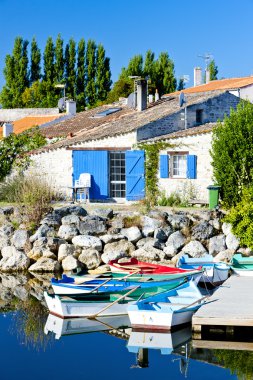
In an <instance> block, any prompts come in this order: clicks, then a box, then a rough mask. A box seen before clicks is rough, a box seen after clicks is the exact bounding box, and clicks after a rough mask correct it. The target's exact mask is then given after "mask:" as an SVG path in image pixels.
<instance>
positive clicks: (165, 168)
mask: <svg viewBox="0 0 253 380" xmlns="http://www.w3.org/2000/svg"><path fill="white" fill-rule="evenodd" d="M168 177H169V156H168V155H167V154H160V178H168Z"/></svg>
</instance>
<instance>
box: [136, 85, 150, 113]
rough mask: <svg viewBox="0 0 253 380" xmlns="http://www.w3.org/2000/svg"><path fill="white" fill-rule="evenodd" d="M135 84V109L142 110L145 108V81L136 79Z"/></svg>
mask: <svg viewBox="0 0 253 380" xmlns="http://www.w3.org/2000/svg"><path fill="white" fill-rule="evenodd" d="M136 85H137V111H143V110H145V109H146V108H147V81H146V80H145V79H138V80H137V81H136Z"/></svg>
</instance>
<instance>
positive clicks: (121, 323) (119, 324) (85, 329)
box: [44, 314, 130, 339]
mask: <svg viewBox="0 0 253 380" xmlns="http://www.w3.org/2000/svg"><path fill="white" fill-rule="evenodd" d="M128 326H130V321H129V318H128V316H127V315H123V316H119V317H112V316H110V317H98V318H97V319H88V318H70V319H62V318H59V317H57V316H55V315H53V314H49V315H48V317H47V321H46V324H45V327H44V333H45V334H46V335H47V334H48V333H53V334H54V335H55V339H60V338H61V337H62V336H66V335H74V334H86V333H92V332H98V331H107V330H112V329H121V328H122V329H123V328H127V327H128Z"/></svg>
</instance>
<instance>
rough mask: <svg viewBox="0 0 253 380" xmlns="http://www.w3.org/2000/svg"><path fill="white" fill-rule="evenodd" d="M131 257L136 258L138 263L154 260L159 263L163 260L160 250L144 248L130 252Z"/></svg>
mask: <svg viewBox="0 0 253 380" xmlns="http://www.w3.org/2000/svg"><path fill="white" fill-rule="evenodd" d="M131 257H136V258H137V259H138V260H140V261H146V260H154V261H160V260H163V259H164V257H165V254H164V252H163V251H161V250H160V249H157V248H154V247H146V248H145V247H144V248H139V249H137V250H136V251H133V252H131Z"/></svg>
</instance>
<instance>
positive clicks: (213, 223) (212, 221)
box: [209, 218, 221, 231]
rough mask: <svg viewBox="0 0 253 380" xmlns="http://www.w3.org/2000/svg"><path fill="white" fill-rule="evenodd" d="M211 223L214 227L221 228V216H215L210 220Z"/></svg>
mask: <svg viewBox="0 0 253 380" xmlns="http://www.w3.org/2000/svg"><path fill="white" fill-rule="evenodd" d="M209 224H211V226H213V228H215V229H216V230H218V231H219V230H220V229H221V222H220V219H219V218H214V219H212V220H210V222H209Z"/></svg>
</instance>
